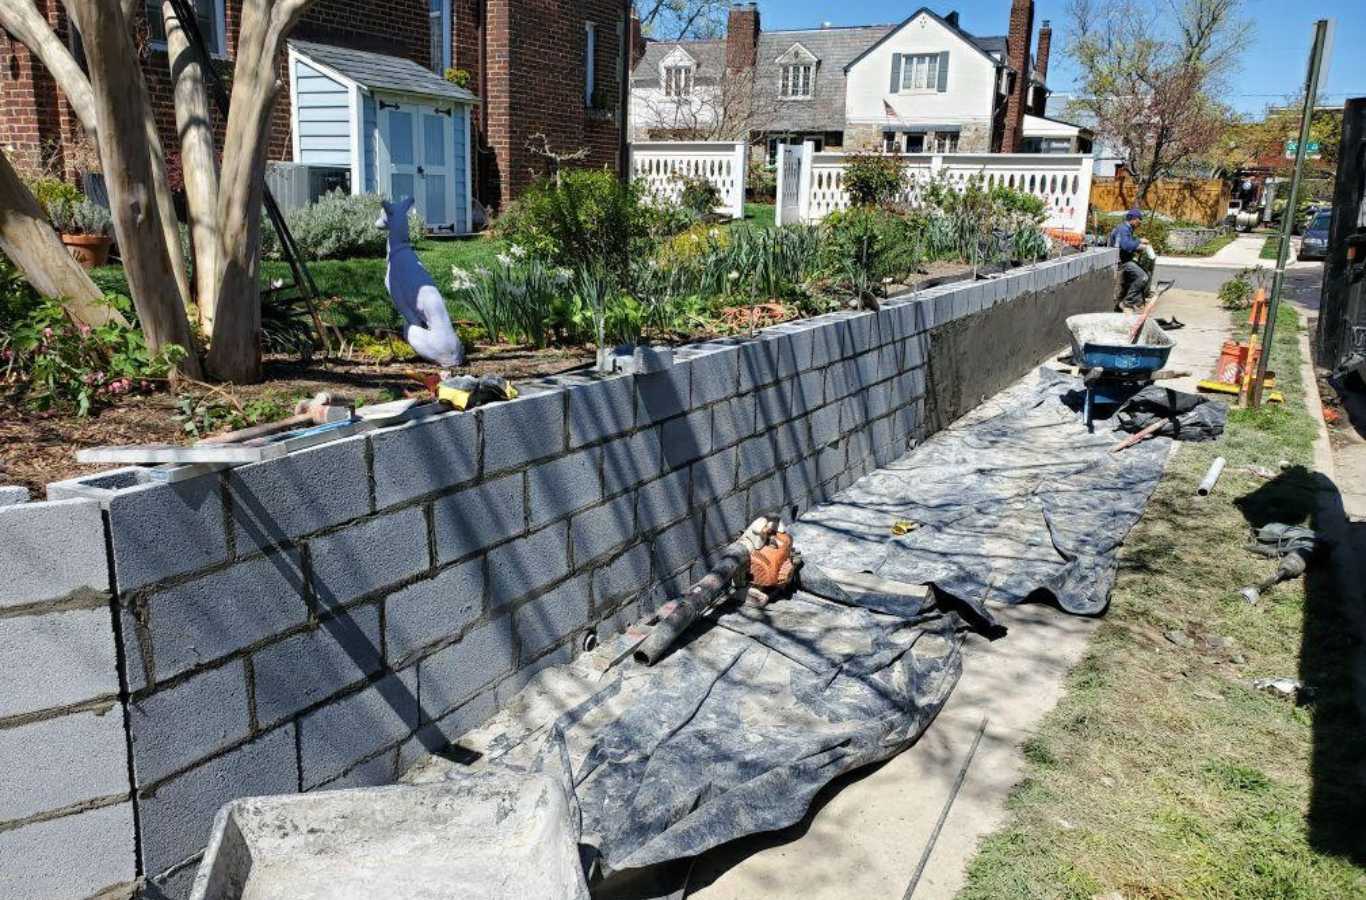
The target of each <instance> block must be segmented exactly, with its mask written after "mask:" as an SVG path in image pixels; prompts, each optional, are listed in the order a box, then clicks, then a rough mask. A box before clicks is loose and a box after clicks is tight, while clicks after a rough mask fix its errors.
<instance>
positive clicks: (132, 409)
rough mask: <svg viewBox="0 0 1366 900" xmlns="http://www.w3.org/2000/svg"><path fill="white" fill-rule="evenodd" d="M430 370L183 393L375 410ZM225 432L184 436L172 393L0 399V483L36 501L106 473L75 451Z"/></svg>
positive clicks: (562, 359) (487, 370) (491, 358)
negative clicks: (65, 484) (103, 400)
mask: <svg viewBox="0 0 1366 900" xmlns="http://www.w3.org/2000/svg"><path fill="white" fill-rule="evenodd" d="M592 361H593V354H592V351H591V350H586V349H584V348H581V347H571V348H549V349H545V350H529V349H524V348H515V347H494V348H488V349H483V350H481V352H478V353H474V354H472V355H471V356H470V359H469V361H468V365H466V366H465V367H464V368H462V369H461V370H460V372H461V373H462V374H472V375H488V374H498V375H502V376H504V377H505V378H508V379H510V380H513V381H521V380H526V379H529V378H534V377H541V376H546V375H554V374H559V373H562V372H565V371H568V370H572V369H576V368H580V367H582V366H585V365H588V364H590V363H591V362H592ZM436 371H438V369H437V367H435V366H432V365H428V364H426V363H422V362H414V361H407V362H394V363H387V364H376V363H368V362H348V361H345V360H322V359H315V360H312V361H309V362H299V361H297V360H294V359H289V358H272V359H268V360H267V362H266V380H265V381H264V382H263V383H261V384H256V385H249V386H246V387H236V386H231V385H229V386H223V387H219V388H217V389H214V390H210V389H209V388H208V387H207V386H204V387H201V386H196V385H189V386H186V387H185V388H184V392H185V393H189V394H192V395H193V396H195V397H206V398H208V399H210V400H211V401H212V402H216V403H218V404H219V405H221V406H224V407H225V408H226V407H233V408H236V407H237V406H238V405H240V406H241V407H243V408H246V409H251V408H252V407H253V404H256V405H257V408H259V404H260V403H262V402H265V401H268V402H270V403H271V404H278V405H279V406H280V407H282V408H288V407H290V406H292V405H293V403H294V401H296V400H298V399H300V398H303V397H311V396H312V395H314V394H316V393H318V392H319V391H329V392H331V393H333V394H334V395H339V396H343V397H346V398H348V399H352V400H358V401H364V402H371V403H373V402H380V401H383V400H391V399H397V398H399V397H405V396H410V395H411V396H417V395H419V394H420V393H421V392H422V387H421V385H419V384H418V383H417V382H416V381H415V380H414V379H413V378H412V377H411V374H410V373H428V372H436ZM272 418H273V417H272ZM227 427H230V426H226V425H225V426H223V427H219V428H214V429H210V430H209V431H208V432H205V433H203V434H196V433H194V432H191V431H187V430H186V427H185V422H184V420H183V418H182V410H181V408H180V405H179V397H178V395H177V394H172V393H157V394H151V395H145V396H131V397H126V398H124V399H122V400H121V401H119V402H118V403H117V404H116V405H113V406H108V407H104V408H102V409H100V410H99V411H98V412H96V413H95V414H93V415H91V416H88V417H86V418H77V417H75V416H72V415H70V414H68V413H64V412H36V411H34V410H31V409H28V408H27V407H25V406H22V405H18V404H15V403H13V402H10V401H6V400H4V399H0V484H17V485H21V486H23V487H26V488H28V489H29V493H30V494H32V496H33V497H34V498H35V499H42V498H43V496H44V495H45V491H46V487H47V485H48V483H49V482H53V481H60V480H62V479H65V478H74V477H77V476H79V475H87V474H90V473H92V472H98V471H100V470H102V469H108V468H111V467H110V466H88V465H80V464H78V463H77V462H76V451H77V450H81V449H84V448H87V447H98V446H100V445H103V444H189V443H193V442H194V441H195V440H197V439H198V438H200V437H205V436H207V434H210V433H213V432H214V431H223V430H225V429H226V428H227Z"/></svg>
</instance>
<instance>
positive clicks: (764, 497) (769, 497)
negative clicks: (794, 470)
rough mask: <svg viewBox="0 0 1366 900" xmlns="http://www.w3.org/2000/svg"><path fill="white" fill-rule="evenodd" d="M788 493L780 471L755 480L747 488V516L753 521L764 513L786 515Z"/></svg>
mask: <svg viewBox="0 0 1366 900" xmlns="http://www.w3.org/2000/svg"><path fill="white" fill-rule="evenodd" d="M787 502H788V495H787V491H786V488H785V486H784V484H783V478H782V475H781V473H778V472H774V473H773V474H772V475H770V476H769V477H767V478H764V479H762V480H760V481H756V482H755V483H754V484H753V485H751V486H750V489H749V516H748V518H749V519H750V520H751V521H753V520H754V519H757V518H758V517H759V516H761V515H764V514H765V513H778V514H781V515H783V516H784V517H786V515H787V511H786V510H785V509H784V508H783V507H785V506H786V505H787Z"/></svg>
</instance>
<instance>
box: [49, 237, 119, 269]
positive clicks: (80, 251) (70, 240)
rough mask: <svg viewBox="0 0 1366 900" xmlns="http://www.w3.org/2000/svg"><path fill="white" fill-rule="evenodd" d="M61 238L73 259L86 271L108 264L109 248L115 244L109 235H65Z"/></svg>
mask: <svg viewBox="0 0 1366 900" xmlns="http://www.w3.org/2000/svg"><path fill="white" fill-rule="evenodd" d="M61 238H62V243H63V244H65V245H66V249H67V252H68V253H70V254H71V258H72V259H74V260H76V262H78V263H80V264H81V266H82V267H83V268H86V269H93V268H95V267H96V266H102V265H104V264H105V263H107V262H108V261H109V247H110V245H111V244H113V243H114V239H113V238H111V237H110V236H109V235H107V234H64V235H62V236H61Z"/></svg>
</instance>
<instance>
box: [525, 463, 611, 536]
mask: <svg viewBox="0 0 1366 900" xmlns="http://www.w3.org/2000/svg"><path fill="white" fill-rule="evenodd" d="M601 459H602V452H601V451H600V450H598V449H596V448H590V449H588V450H580V451H578V452H577V453H571V454H570V455H568V456H562V457H560V458H559V459H556V460H551V461H550V462H547V463H542V464H540V465H538V466H532V467H531V468H529V469H527V471H526V480H527V501H528V504H529V505H528V513H529V518H530V520H531V527H532V528H537V527H539V526H541V525H544V524H546V523H547V522H553V521H555V520H556V519H562V518H564V517H565V516H567V515H569V514H570V513H572V512H575V511H576V510H580V509H583V508H584V507H587V506H592V505H593V504H594V503H597V502H598V501H599V500H601V499H602V482H601V479H600V478H599V476H598V465H599V462H600V460H601Z"/></svg>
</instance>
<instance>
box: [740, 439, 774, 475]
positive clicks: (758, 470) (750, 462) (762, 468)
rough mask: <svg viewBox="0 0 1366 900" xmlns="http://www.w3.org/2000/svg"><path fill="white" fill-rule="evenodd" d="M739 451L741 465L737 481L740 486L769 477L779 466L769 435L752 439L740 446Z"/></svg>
mask: <svg viewBox="0 0 1366 900" xmlns="http://www.w3.org/2000/svg"><path fill="white" fill-rule="evenodd" d="M737 449H738V450H739V453H740V463H739V468H738V469H737V471H736V480H737V481H738V482H739V483H740V484H746V483H748V482H750V481H752V480H754V479H755V478H758V477H760V476H762V475H767V474H768V473H769V472H772V471H773V469H774V468H775V467H776V466H777V457H776V455H775V453H774V447H773V443H772V441H770V440H769V439H768V436H767V435H764V434H760V435H757V436H755V437H752V438H750V439H749V440H747V441H745V442H744V443H742V444H740V446H739V447H738V448H737Z"/></svg>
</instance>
